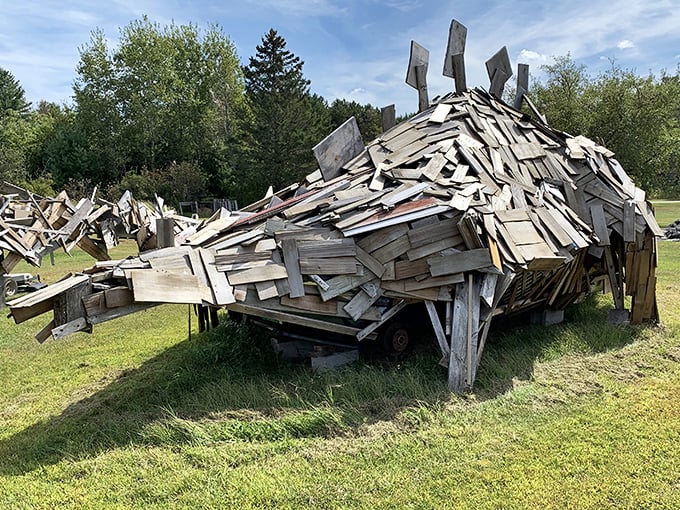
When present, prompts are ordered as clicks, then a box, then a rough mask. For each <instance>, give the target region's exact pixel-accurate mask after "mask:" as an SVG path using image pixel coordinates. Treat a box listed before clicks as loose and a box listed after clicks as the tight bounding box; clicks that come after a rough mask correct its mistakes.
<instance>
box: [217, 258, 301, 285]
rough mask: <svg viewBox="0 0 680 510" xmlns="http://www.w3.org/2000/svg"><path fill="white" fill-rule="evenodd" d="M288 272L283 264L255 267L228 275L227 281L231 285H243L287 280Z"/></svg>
mask: <svg viewBox="0 0 680 510" xmlns="http://www.w3.org/2000/svg"><path fill="white" fill-rule="evenodd" d="M287 277H288V272H287V271H286V266H284V265H283V264H274V263H272V264H267V265H265V266H261V267H253V268H251V269H245V270H243V271H234V272H229V273H227V280H229V283H230V284H231V285H243V284H246V283H256V282H264V281H267V280H280V279H282V278H287Z"/></svg>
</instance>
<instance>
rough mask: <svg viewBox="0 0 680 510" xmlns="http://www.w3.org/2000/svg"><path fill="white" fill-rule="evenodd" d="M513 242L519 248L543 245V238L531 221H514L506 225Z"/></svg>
mask: <svg viewBox="0 0 680 510" xmlns="http://www.w3.org/2000/svg"><path fill="white" fill-rule="evenodd" d="M505 228H506V229H507V231H508V234H510V238H511V239H512V242H514V243H515V245H517V246H522V245H525V244H538V243H543V237H541V235H540V234H539V233H538V231H537V230H536V227H534V224H533V223H532V222H531V220H529V221H513V222H508V223H506V224H505Z"/></svg>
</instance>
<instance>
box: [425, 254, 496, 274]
mask: <svg viewBox="0 0 680 510" xmlns="http://www.w3.org/2000/svg"><path fill="white" fill-rule="evenodd" d="M427 263H428V264H429V265H430V274H431V275H432V276H443V275H446V274H452V273H464V272H466V271H473V270H475V269H482V268H485V267H489V266H491V265H492V262H491V255H490V254H489V250H488V249H487V248H478V249H475V250H467V251H461V252H459V253H454V254H452V255H444V256H433V257H430V258H428V259H427Z"/></svg>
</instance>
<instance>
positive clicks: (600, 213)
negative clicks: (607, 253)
mask: <svg viewBox="0 0 680 510" xmlns="http://www.w3.org/2000/svg"><path fill="white" fill-rule="evenodd" d="M590 218H591V220H592V222H593V230H594V231H595V235H596V236H597V237H598V238H599V242H598V243H597V244H598V246H609V244H610V242H609V229H608V228H607V220H606V219H605V217H604V209H603V208H602V204H593V205H591V206H590Z"/></svg>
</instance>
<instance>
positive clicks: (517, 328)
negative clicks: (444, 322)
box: [475, 294, 643, 399]
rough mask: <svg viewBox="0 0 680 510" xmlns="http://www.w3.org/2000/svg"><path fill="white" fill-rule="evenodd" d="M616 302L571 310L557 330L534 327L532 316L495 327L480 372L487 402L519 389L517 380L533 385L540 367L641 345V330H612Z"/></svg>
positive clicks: (593, 301) (593, 298)
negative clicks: (563, 358)
mask: <svg viewBox="0 0 680 510" xmlns="http://www.w3.org/2000/svg"><path fill="white" fill-rule="evenodd" d="M612 308H613V304H612V303H611V300H610V299H608V298H607V297H601V296H598V295H596V294H592V295H590V296H588V297H587V298H586V300H585V301H583V302H582V303H579V304H577V305H573V306H571V307H569V308H568V309H567V310H566V311H565V321H564V322H563V323H561V324H557V325H553V326H533V325H529V320H530V319H529V315H528V314H525V315H521V316H517V317H511V318H505V319H503V318H500V320H498V321H497V322H494V324H493V327H492V329H491V334H490V335H489V339H488V341H487V345H486V348H485V350H484V355H483V356H482V360H481V363H480V366H479V369H478V371H477V380H476V382H475V389H476V391H477V393H478V396H480V397H481V398H483V399H487V398H493V397H495V396H497V395H499V394H502V393H505V392H507V391H508V390H510V389H512V387H513V380H514V379H519V380H529V379H531V377H532V375H533V372H534V365H535V363H538V362H544V361H551V360H554V359H557V358H559V357H561V356H563V355H565V354H575V353H580V354H586V355H587V354H595V353H601V352H606V351H609V350H612V349H620V348H621V347H624V346H625V345H627V344H629V343H631V342H633V341H635V340H636V339H637V338H638V337H639V336H640V334H641V333H642V331H643V328H641V327H632V326H612V325H610V324H609V323H608V322H607V315H608V312H609V311H610V310H611V309H612Z"/></svg>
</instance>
